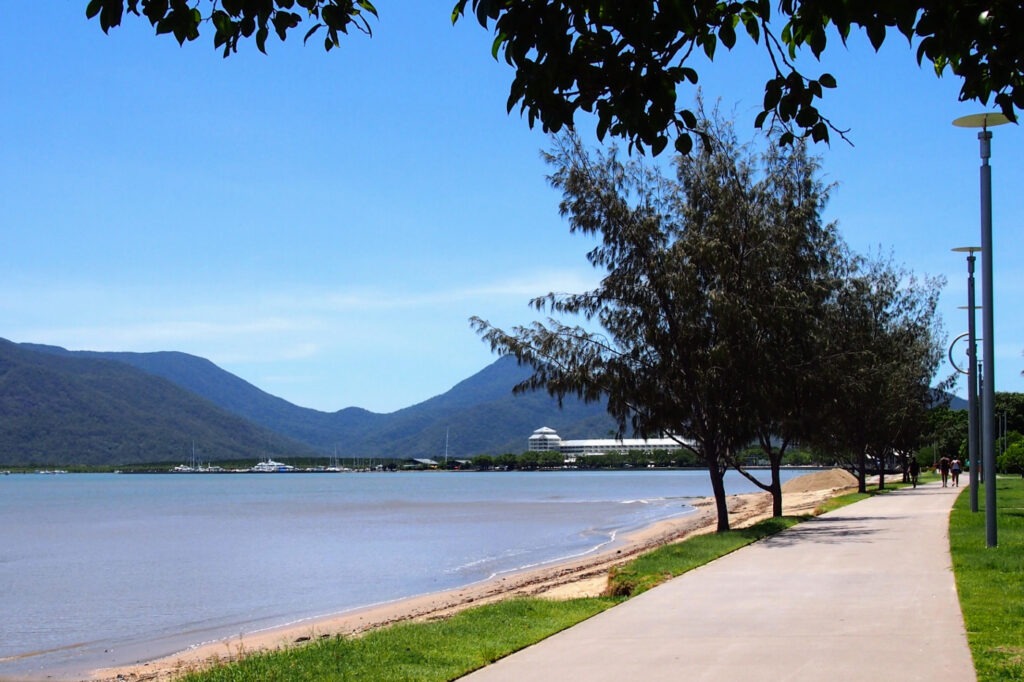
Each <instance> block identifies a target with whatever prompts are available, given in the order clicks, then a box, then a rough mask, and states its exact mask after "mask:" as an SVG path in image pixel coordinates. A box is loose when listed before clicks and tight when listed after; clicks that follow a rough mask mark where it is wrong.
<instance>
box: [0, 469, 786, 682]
mask: <svg viewBox="0 0 1024 682" xmlns="http://www.w3.org/2000/svg"><path fill="white" fill-rule="evenodd" d="M801 473H802V472H801ZM791 475H794V474H793V472H787V473H786V476H787V477H788V476H791ZM727 490H728V492H729V494H736V493H743V492H751V491H753V490H754V487H753V485H752V484H750V483H749V482H747V481H746V480H745V479H742V478H741V477H739V476H738V475H733V474H730V475H729V476H728V478H727ZM708 494H709V487H708V482H707V474H706V473H704V472H701V471H625V472H504V473H359V474H356V473H351V474H348V473H346V474H263V475H257V474H252V475H227V474H224V475H114V474H109V475H106V474H83V475H71V474H67V475H58V476H41V475H31V474H29V475H11V476H3V477H0V676H10V677H13V676H24V675H33V676H34V675H46V674H57V675H62V676H66V675H68V674H73V673H79V672H84V671H87V670H90V669H93V668H96V667H100V666H109V665H123V664H130V663H134V662H136V661H138V660H140V659H146V658H152V657H154V656H156V655H165V654H169V653H173V652H174V651H178V650H181V649H183V648H186V647H188V646H190V645H195V644H200V643H203V642H208V641H213V640H217V639H221V638H225V637H230V636H233V635H237V634H239V633H243V632H253V631H256V630H260V629H263V628H267V627H272V626H279V625H282V624H286V623H291V622H296V621H300V620H303V619H309V618H315V617H319V616H325V615H330V614H334V613H340V612H344V611H347V610H351V609H355V608H359V607H362V606H367V605H370V604H376V603H381V602H386V601H392V600H396V599H401V598H405V597H410V596H414V595H418V594H425V593H429V592H435V591H439V590H445V589H449V588H453V587H458V586H462V585H468V584H471V583H474V582H477V581H480V580H486V579H488V578H490V577H492V576H494V575H498V574H501V573H503V572H510V571H515V570H519V569H522V568H524V567H530V566H535V565H540V564H543V563H547V562H552V561H557V560H560V559H565V558H568V557H571V556H576V555H580V554H585V553H587V552H593V551H596V550H597V549H600V548H601V547H603V546H606V545H608V544H609V543H611V542H613V541H614V539H615V537H616V536H617V535H618V534H620V533H622V532H625V531H629V530H633V529H636V528H641V527H644V526H647V525H650V524H651V523H654V522H656V521H659V520H661V519H665V518H669V517H672V516H676V515H680V514H686V513H691V512H692V511H693V509H692V507H690V506H689V505H688V501H689V500H690V499H692V498H694V497H703V496H706V495H708Z"/></svg>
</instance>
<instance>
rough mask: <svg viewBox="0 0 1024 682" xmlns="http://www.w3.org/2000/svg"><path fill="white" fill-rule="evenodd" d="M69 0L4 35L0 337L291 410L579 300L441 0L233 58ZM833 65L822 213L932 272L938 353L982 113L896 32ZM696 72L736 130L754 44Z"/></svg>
mask: <svg viewBox="0 0 1024 682" xmlns="http://www.w3.org/2000/svg"><path fill="white" fill-rule="evenodd" d="M85 4H86V2H85V0H58V1H57V2H51V3H45V9H44V8H43V6H42V5H40V6H39V8H35V6H33V8H34V10H24V11H22V12H20V13H19V18H18V21H17V22H8V23H7V25H6V26H7V28H6V29H5V32H6V33H7V35H4V36H3V40H0V63H2V64H3V65H4V68H3V69H2V72H0V131H2V133H0V134H2V141H0V211H2V213H0V216H2V217H0V221H2V223H0V235H2V238H3V239H2V242H0V244H2V246H0V272H2V282H3V284H2V286H0V337H4V338H8V339H11V340H13V341H18V342H36V343H50V344H55V345H60V346H64V347H66V348H72V349H86V350H127V351H140V352H142V351H157V350H178V351H184V352H188V353H193V354H195V355H199V356H202V357H206V358H209V359H210V360H212V361H213V362H215V363H216V364H218V365H219V366H221V367H223V368H224V369H226V370H228V371H230V372H232V373H234V374H237V375H238V376H240V377H242V378H243V379H246V380H247V381H249V382H251V383H253V384H255V385H256V386H258V387H260V388H262V389H263V390H266V391H268V392H269V393H272V394H274V395H278V396H281V397H283V398H285V399H287V400H289V401H291V402H294V403H296V404H299V405H303V406H306V407H313V408H317V409H321V410H327V411H333V410H337V409H341V408H343V407H347V406H352V405H356V406H360V407H365V408H367V409H370V410H373V411H376V412H390V411H393V410H396V409H400V408H402V407H406V406H409V405H412V404H414V403H417V402H420V401H422V400H426V399H427V398H430V397H431V396H434V395H437V394H439V393H443V392H444V391H446V390H448V389H449V388H450V387H451V386H453V385H454V384H456V383H457V382H459V381H461V380H462V379H464V378H467V377H468V376H470V375H472V374H474V373H475V372H477V371H479V370H481V369H483V368H484V367H485V366H486V365H488V364H489V363H490V362H492V361H493V360H494V356H492V355H491V353H490V350H489V349H488V348H487V347H486V346H485V345H484V344H483V343H482V342H481V341H480V340H479V338H478V337H477V336H476V335H475V334H474V332H473V331H472V330H471V329H470V327H469V325H468V323H467V318H469V316H470V315H480V316H481V317H484V318H486V319H489V320H490V321H492V322H493V323H495V324H498V325H500V326H505V327H507V326H510V325H513V324H520V323H525V322H528V321H530V320H532V319H534V318H535V317H536V313H535V311H533V310H531V309H530V308H528V306H527V305H526V303H527V301H528V300H529V298H531V297H532V296H534V295H538V294H543V293H546V292H548V291H582V290H584V289H586V288H589V287H591V286H592V285H593V284H594V283H595V282H596V274H595V273H594V272H593V271H592V270H591V269H590V268H589V266H588V265H587V263H586V261H585V260H584V254H585V252H586V251H587V248H588V243H587V242H586V241H585V240H584V239H582V238H580V237H577V236H573V235H570V234H569V233H568V230H567V229H566V225H565V223H564V221H563V220H562V219H561V218H560V217H559V216H558V211H557V205H558V199H559V197H558V195H557V193H556V192H555V191H554V190H552V189H551V188H550V187H549V186H548V185H547V182H546V180H545V175H546V174H547V173H548V172H549V169H548V168H547V167H546V166H545V165H544V163H543V162H542V161H541V159H540V151H541V150H542V149H546V148H547V147H548V146H549V141H548V139H547V137H546V136H545V135H544V134H543V133H541V131H539V130H530V129H529V127H528V125H527V123H526V121H525V120H524V119H522V118H520V117H519V115H518V113H516V112H513V113H512V114H506V112H505V102H506V98H507V94H508V85H509V82H510V80H511V77H512V72H511V70H510V69H509V68H508V67H507V66H505V65H504V64H503V63H496V62H495V61H494V60H493V59H491V57H490V43H491V36H490V34H489V33H488V32H486V31H484V30H483V29H481V28H480V27H479V26H478V25H477V24H476V23H475V22H473V21H464V22H460V23H459V24H458V25H456V26H455V27H452V26H451V24H450V22H449V18H448V17H449V12H450V8H451V5H452V4H453V3H452V2H451V1H450V0H444V1H440V2H434V1H431V2H417V3H408V2H407V3H384V2H380V3H378V9H379V10H380V13H381V17H380V20H379V21H377V22H375V23H374V29H375V34H374V36H373V37H372V38H366V37H365V36H363V35H361V34H355V35H351V36H349V37H348V39H346V40H344V41H343V43H342V46H341V49H340V50H335V51H333V52H331V53H329V54H325V53H324V51H323V50H322V48H321V47H320V46H319V45H314V44H313V43H311V44H310V45H308V46H306V47H303V45H302V42H301V34H302V32H303V31H302V30H301V29H300V30H299V32H298V33H297V34H296V35H295V36H293V38H292V39H290V40H289V42H288V43H284V44H282V43H280V42H277V41H276V38H272V39H271V40H270V41H268V50H269V52H270V55H269V56H263V55H261V54H259V53H257V52H256V50H255V47H254V46H253V45H251V44H247V45H245V46H243V47H242V48H241V49H240V52H239V54H237V55H235V56H233V57H232V58H230V59H227V60H225V59H222V58H221V57H220V54H219V52H216V51H214V50H213V48H212V47H211V43H210V41H211V40H212V38H210V37H209V36H204V37H203V38H201V39H200V40H199V41H198V42H197V43H192V44H188V45H186V46H185V47H184V48H179V47H178V45H177V43H176V42H174V41H173V39H170V38H169V37H166V36H164V37H160V38H156V37H154V36H153V35H152V29H151V28H150V27H149V25H148V23H146V22H145V21H141V20H137V19H135V18H134V17H129V18H127V20H126V24H125V25H124V26H122V27H121V28H119V29H115V30H114V31H112V32H111V34H110V35H109V36H105V35H103V33H102V32H101V31H100V29H99V26H98V24H96V23H95V22H88V21H86V20H85V18H84V7H85ZM314 42H315V41H314ZM834 47H835V48H837V49H834V50H832V51H831V52H830V53H829V55H828V62H827V63H826V64H824V65H823V66H822V67H821V68H822V69H823V70H828V71H830V72H831V73H833V75H835V76H836V78H837V79H838V81H839V88H838V89H837V90H835V91H832V92H830V93H829V94H828V96H827V99H826V103H825V105H824V108H825V113H826V114H827V115H828V116H830V117H831V118H832V119H833V120H834V121H835V122H836V123H837V124H838V125H839V126H840V127H844V128H850V129H851V132H850V137H851V139H852V140H853V142H854V144H855V146H853V147H851V146H849V145H847V144H845V143H843V142H841V141H833V143H832V145H831V146H830V147H829V146H824V145H818V147H817V148H816V151H817V152H818V153H819V154H821V155H822V157H823V167H824V173H825V177H826V179H827V180H828V181H832V182H836V183H838V187H837V189H836V190H835V192H834V194H833V199H832V201H831V203H830V204H829V207H828V210H827V217H828V218H829V219H835V220H838V221H839V225H840V229H841V231H842V233H843V235H844V237H845V238H846V240H847V241H848V242H849V243H850V244H851V245H852V246H853V247H854V248H855V249H856V250H858V251H861V252H864V251H868V250H870V249H875V248H878V247H881V248H882V249H884V250H886V251H888V250H891V251H892V253H893V255H894V258H895V260H896V261H898V262H900V263H903V264H905V265H906V266H907V267H909V268H911V269H912V270H914V271H915V272H917V273H919V274H930V275H945V276H946V277H947V278H948V280H949V282H948V285H947V286H946V289H945V290H944V294H943V297H942V302H941V310H942V314H943V317H944V320H945V325H946V328H947V331H948V332H949V335H950V338H952V337H954V336H956V335H957V334H959V333H960V332H961V331H964V330H965V329H966V317H965V316H966V312H965V311H961V310H958V309H957V306H960V305H965V303H966V262H965V260H964V258H963V256H962V255H961V254H954V253H952V252H951V251H950V249H951V248H953V247H955V246H962V245H977V244H979V243H980V237H979V228H978V213H979V209H978V166H979V163H980V162H979V156H978V141H977V135H976V132H975V131H972V130H964V129H959V128H954V127H953V126H952V125H951V121H952V120H953V119H954V118H956V117H958V116H962V115H965V114H970V113H975V112H978V111H983V110H984V107H982V106H980V105H978V104H961V103H958V102H957V92H958V89H959V83H958V81H957V80H955V79H953V78H950V77H948V76H947V77H946V78H945V79H937V78H935V76H934V75H933V74H932V72H931V71H930V70H929V69H919V68H918V67H917V66H916V62H915V61H914V59H913V53H912V50H911V49H910V48H909V47H907V45H906V43H905V42H904V41H902V39H899V38H896V39H893V40H891V43H890V44H889V45H887V46H885V47H884V48H883V52H882V53H881V54H879V55H876V54H874V53H873V52H872V51H871V50H870V48H869V47H868V46H867V45H866V43H865V41H863V40H860V39H859V38H858V39H855V40H853V41H851V46H850V48H849V49H846V48H843V47H842V46H841V45H840V44H839V43H838V41H837V42H836V43H835V45H834ZM697 64H698V66H700V67H701V68H699V71H700V73H701V85H702V87H703V88H704V94H705V98H706V99H708V100H715V99H719V98H720V99H721V102H722V106H723V107H725V108H726V109H728V110H732V111H735V114H736V116H737V119H738V128H739V130H740V132H741V135H745V134H746V131H748V130H749V131H751V133H752V122H753V118H754V116H755V115H756V113H757V110H758V106H757V105H758V103H759V102H760V100H761V98H762V94H763V82H764V79H765V77H766V76H767V68H768V64H767V61H766V60H765V59H764V58H763V57H762V56H761V54H760V52H758V51H757V49H755V48H752V47H742V48H739V49H737V51H735V52H734V53H722V54H721V55H720V58H719V60H718V61H717V62H716V63H715V64H714V65H706V64H705V63H704V62H703V61H699V62H698V63H697ZM800 64H802V65H803V66H804V68H805V69H806V70H807V71H813V70H814V69H815V68H817V65H816V64H815V63H814V61H813V59H812V58H811V57H810V55H803V56H801V59H800ZM702 65H703V66H702ZM682 97H683V99H682V100H681V104H685V103H686V102H688V101H690V100H689V97H690V96H689V95H688V94H683V95H682ZM579 125H580V126H581V128H583V129H586V127H587V126H588V125H589V122H588V121H587V120H586V119H584V120H581V121H580V122H579ZM992 148H993V157H992V166H993V177H994V181H993V206H994V209H993V210H994V225H995V245H996V248H995V250H994V253H995V270H996V276H995V283H996V290H995V292H996V294H995V295H996V310H995V312H996V373H997V382H996V384H997V385H996V387H997V390H1004V391H1024V380H1022V378H1021V375H1020V372H1021V370H1022V369H1024V356H1022V351H1024V324H1022V322H1021V319H1020V318H1021V315H1020V306H1019V304H1018V301H1020V300H1021V299H1022V294H1024V271H1022V267H1021V263H1020V259H1019V257H1018V254H1019V247H1018V244H1019V243H1020V241H1019V235H1020V228H1019V223H1018V221H1019V219H1020V217H1021V216H1022V215H1024V197H1022V192H1021V190H1020V188H1021V187H1024V169H1022V168H1021V163H1020V159H1022V158H1024V134H1022V131H1021V130H1020V129H1019V128H1018V127H1016V126H1003V127H1000V128H995V129H994V140H993V147H992ZM659 162H667V159H664V160H661V161H659ZM979 291H980V282H979ZM979 325H980V319H979ZM943 371H948V369H944V370H943ZM959 392H960V393H961V394H963V384H962V382H961V385H960V387H959Z"/></svg>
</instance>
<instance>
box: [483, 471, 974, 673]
mask: <svg viewBox="0 0 1024 682" xmlns="http://www.w3.org/2000/svg"><path fill="white" fill-rule="evenodd" d="M960 490H961V489H960V488H942V487H941V485H939V484H930V485H926V486H921V487H919V488H917V489H916V490H915V489H904V490H899V491H895V492H892V493H890V494H888V495H879V496H877V497H873V498H871V499H868V500H864V501H862V502H858V503H857V504H853V505H850V506H848V507H845V508H843V509H840V510H838V511H835V512H832V513H831V514H825V515H823V516H820V517H817V518H815V519H813V520H811V521H808V522H806V523H802V524H800V525H798V526H796V527H794V528H791V529H790V530H788V531H785V532H783V533H780V534H778V535H776V536H774V537H772V538H769V539H767V540H764V541H762V542H758V543H755V544H753V545H750V546H748V547H745V548H743V549H741V550H739V551H737V552H734V553H733V554H731V555H729V556H726V557H723V558H721V559H719V560H717V561H714V562H712V563H711V564H708V565H707V566H704V567H702V568H699V569H697V570H694V571H691V572H690V573H687V574H684V575H682V576H680V577H678V578H676V579H674V580H671V581H669V582H668V583H665V584H663V585H661V586H659V587H657V588H655V589H653V590H650V591H648V592H646V593H644V594H642V595H640V596H638V597H635V598H634V599H631V600H629V601H627V602H625V603H623V604H621V605H619V606H616V607H615V608H612V609H609V610H608V611H605V612H604V613H601V614H599V615H598V616H596V617H594V618H591V619H590V620H588V621H586V622H583V623H580V624H579V625H577V626H575V627H573V628H570V629H568V630H566V631H564V632H562V633H560V634H558V635H555V636H554V637H551V638H549V639H547V640H545V641H544V642H541V643H540V644H537V645H535V646H533V647H530V648H528V649H524V650H523V651H520V652H518V653H516V654H513V655H512V656H509V657H508V658H505V659H502V660H501V661H498V662H497V663H495V664H493V665H491V666H488V667H487V668H484V669H482V670H479V671H477V672H476V673H473V674H471V675H469V676H467V677H465V678H463V679H465V680H469V681H470V682H495V681H509V682H512V681H514V682H522V681H527V682H544V681H546V680H581V681H587V682H590V681H597V680H610V681H611V680H613V681H614V682H629V681H632V680H644V681H650V680H683V681H686V682H691V681H695V680H715V681H732V680H739V681H741V682H752V681H754V680H772V681H773V682H774V681H777V680H801V681H803V680H829V681H840V680H844V681H845V680H871V681H872V682H875V681H877V680H901V681H902V680H928V681H929V682H942V681H944V680H950V681H954V680H955V681H956V682H962V681H964V680H974V679H975V675H974V665H973V663H972V661H971V654H970V651H969V649H968V648H967V637H966V634H965V632H964V624H963V618H962V616H961V614H960V605H959V602H958V600H957V595H956V586H955V585H954V581H953V572H952V568H951V565H950V557H949V537H948V519H949V511H950V508H951V507H952V504H953V501H954V499H955V496H956V494H957V493H958V492H959V491H960Z"/></svg>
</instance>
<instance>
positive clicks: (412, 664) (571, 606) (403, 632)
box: [182, 598, 620, 682]
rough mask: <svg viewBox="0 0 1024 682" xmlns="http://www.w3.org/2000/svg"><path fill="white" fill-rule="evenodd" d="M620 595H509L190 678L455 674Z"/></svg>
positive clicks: (433, 677)
mask: <svg viewBox="0 0 1024 682" xmlns="http://www.w3.org/2000/svg"><path fill="white" fill-rule="evenodd" d="M618 601H620V600H615V599H608V598H591V599H573V600H569V601H562V602H556V601H549V600H544V599H509V600H506V601H502V602H498V603H496V604H490V605H487V606H481V607H477V608H475V609H470V610H467V611H463V612H461V613H458V614H456V615H454V616H452V617H450V618H446V619H444V620H438V621H433V622H429V623H402V624H398V625H393V626H390V627H387V628H382V629H380V630H374V631H372V632H370V633H368V634H366V635H364V636H362V637H354V638H351V637H330V638H327V639H321V640H318V641H316V642H314V643H312V644H308V645H306V646H301V647H295V648H290V649H285V650H282V651H275V652H270V653H260V654H253V655H250V656H245V657H244V658H242V659H241V660H239V661H236V662H233V663H228V664H225V665H219V666H216V667H214V668H211V669H209V670H204V671H201V672H196V673H192V674H189V675H186V676H185V677H184V678H182V679H183V680H186V681H187V682H247V681H250V680H251V681H252V682H257V681H258V682H295V681H298V680H308V681H313V680H317V681H320V680H346V681H347V680H368V681H373V682H377V681H379V680H408V681H410V682H411V681H413V680H416V681H422V682H428V681H437V682H442V681H444V680H452V679H455V678H457V677H461V676H462V675H465V674H466V673H468V672H470V671H472V670H476V669H477V668H481V667H483V666H485V665H487V664H488V663H491V662H493V661H496V660H498V659H499V658H502V657H504V656H507V655H508V654H510V653H512V652H513V651H517V650H519V649H522V648H524V647H527V646H529V645H530V644H533V643H534V642H538V641H540V640H542V639H544V638H545V637H549V636H551V635H552V634H554V633H556V632H558V631H560V630H564V629H565V628H567V627H569V626H571V625H575V624H576V623H578V622H580V621H582V620H586V619H587V618H590V617H591V616H593V615H595V614H596V613H599V612H601V611H603V610H605V609H607V608H609V607H610V606H613V605H615V604H616V603H618Z"/></svg>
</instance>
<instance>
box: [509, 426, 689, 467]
mask: <svg viewBox="0 0 1024 682" xmlns="http://www.w3.org/2000/svg"><path fill="white" fill-rule="evenodd" d="M682 447H683V446H682V445H681V444H680V442H679V441H677V440H675V439H674V438H623V439H617V438H588V439H585V440H562V439H561V438H560V437H559V435H558V433H557V432H556V431H555V430H554V429H552V428H549V427H547V426H544V427H541V428H539V429H537V430H536V431H534V432H533V435H531V436H530V439H529V449H530V450H532V451H534V452H560V453H562V455H564V456H565V458H566V459H567V460H574V459H575V458H576V457H586V456H588V455H607V454H609V453H612V452H618V453H626V452H638V451H639V452H653V451H655V450H669V451H671V450H680V449H682Z"/></svg>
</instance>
